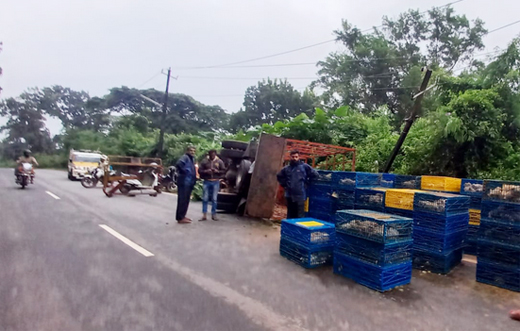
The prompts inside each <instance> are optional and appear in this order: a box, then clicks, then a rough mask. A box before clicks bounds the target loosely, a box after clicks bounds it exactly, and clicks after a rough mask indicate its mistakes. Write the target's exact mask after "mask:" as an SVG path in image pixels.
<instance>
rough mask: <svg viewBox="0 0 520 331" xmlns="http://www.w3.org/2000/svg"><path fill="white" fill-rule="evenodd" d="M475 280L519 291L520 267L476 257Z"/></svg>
mask: <svg viewBox="0 0 520 331" xmlns="http://www.w3.org/2000/svg"><path fill="white" fill-rule="evenodd" d="M477 282H480V283H484V284H488V285H493V286H497V287H501V288H505V289H508V290H511V291H515V292H520V268H512V267H509V266H506V265H500V264H496V263H494V262H493V261H489V260H486V259H483V258H478V263H477Z"/></svg>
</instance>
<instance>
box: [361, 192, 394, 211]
mask: <svg viewBox="0 0 520 331" xmlns="http://www.w3.org/2000/svg"><path fill="white" fill-rule="evenodd" d="M387 189H388V188H386V187H359V188H356V191H355V196H356V204H355V207H356V209H369V210H375V211H380V212H384V211H385V192H386V190H387Z"/></svg>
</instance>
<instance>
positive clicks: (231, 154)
mask: <svg viewBox="0 0 520 331" xmlns="http://www.w3.org/2000/svg"><path fill="white" fill-rule="evenodd" d="M220 155H221V156H222V157H227V158H230V159H241V158H242V157H243V156H244V151H242V150H237V149H225V148H224V149H221V150H220Z"/></svg>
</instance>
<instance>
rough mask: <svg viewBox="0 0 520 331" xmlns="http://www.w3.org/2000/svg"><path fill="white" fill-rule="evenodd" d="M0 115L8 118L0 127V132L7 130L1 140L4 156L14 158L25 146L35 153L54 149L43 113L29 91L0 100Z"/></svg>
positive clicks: (48, 151) (49, 151)
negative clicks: (15, 96) (16, 96)
mask: <svg viewBox="0 0 520 331" xmlns="http://www.w3.org/2000/svg"><path fill="white" fill-rule="evenodd" d="M0 115H1V116H6V117H7V118H8V120H7V123H6V124H5V125H4V126H2V127H0V133H2V132H7V137H6V138H5V139H4V141H3V145H4V148H3V152H4V155H3V156H4V157H5V158H7V159H13V160H14V159H16V158H17V157H18V156H19V155H20V154H21V152H22V151H23V150H24V149H26V148H30V149H31V150H32V151H33V152H37V153H38V152H45V153H51V152H53V151H54V146H53V144H52V140H51V137H50V133H49V131H48V130H47V128H46V127H45V117H44V114H43V112H42V111H41V110H40V109H39V108H38V103H37V100H35V99H34V98H33V97H32V93H31V92H26V93H23V94H22V95H20V97H18V98H8V99H6V100H4V101H2V102H0Z"/></svg>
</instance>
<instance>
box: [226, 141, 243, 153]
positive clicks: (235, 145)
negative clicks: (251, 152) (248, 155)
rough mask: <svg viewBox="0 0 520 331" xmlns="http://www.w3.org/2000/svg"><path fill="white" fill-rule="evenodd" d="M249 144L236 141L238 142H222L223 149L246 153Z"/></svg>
mask: <svg viewBox="0 0 520 331" xmlns="http://www.w3.org/2000/svg"><path fill="white" fill-rule="evenodd" d="M247 145H248V143H246V142H243V141H236V140H224V141H223V142H222V147H223V148H227V149H238V150H241V151H245V150H246V148H247Z"/></svg>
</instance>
